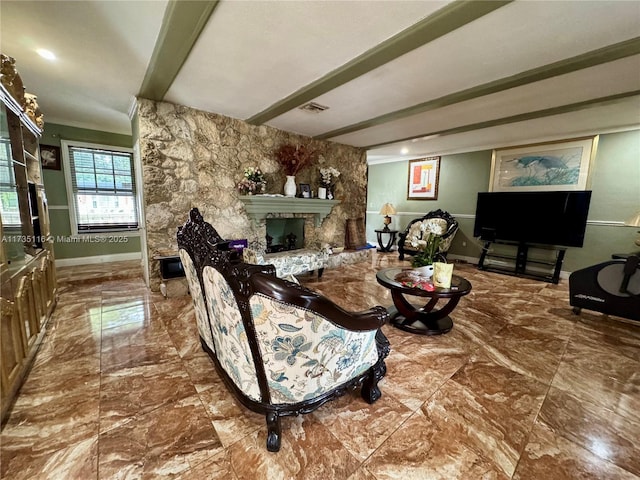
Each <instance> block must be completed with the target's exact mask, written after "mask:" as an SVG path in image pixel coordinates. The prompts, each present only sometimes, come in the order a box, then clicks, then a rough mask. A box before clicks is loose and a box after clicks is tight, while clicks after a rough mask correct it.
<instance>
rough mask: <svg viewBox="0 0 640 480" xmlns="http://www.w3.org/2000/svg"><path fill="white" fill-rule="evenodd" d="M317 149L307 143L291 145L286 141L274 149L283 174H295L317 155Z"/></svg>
mask: <svg viewBox="0 0 640 480" xmlns="http://www.w3.org/2000/svg"><path fill="white" fill-rule="evenodd" d="M317 153H318V152H317V151H316V150H314V149H313V148H311V147H309V146H307V145H292V144H290V143H286V144H284V145H280V147H278V148H277V149H276V150H275V151H274V154H275V157H276V160H278V162H280V165H282V169H283V170H284V173H285V175H289V176H291V175H296V174H297V173H298V172H299V171H300V170H302V169H303V168H304V167H306V166H307V165H309V164H310V163H311V162H313V161H314V160H315V158H316V156H317Z"/></svg>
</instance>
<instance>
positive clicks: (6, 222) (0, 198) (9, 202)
mask: <svg viewBox="0 0 640 480" xmlns="http://www.w3.org/2000/svg"><path fill="white" fill-rule="evenodd" d="M0 214H2V225H3V226H5V227H20V207H19V206H18V192H17V191H16V181H15V177H14V174H13V162H12V160H11V145H10V144H9V139H6V138H2V139H1V140H0Z"/></svg>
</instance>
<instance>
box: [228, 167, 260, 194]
mask: <svg viewBox="0 0 640 480" xmlns="http://www.w3.org/2000/svg"><path fill="white" fill-rule="evenodd" d="M266 187H267V181H266V180H265V178H264V174H263V173H262V170H260V167H248V168H245V169H244V178H243V179H242V180H240V182H239V183H238V185H236V188H237V189H238V191H239V192H240V193H242V194H243V195H253V194H254V193H264V190H265V188H266Z"/></svg>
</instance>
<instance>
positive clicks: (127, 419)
mask: <svg viewBox="0 0 640 480" xmlns="http://www.w3.org/2000/svg"><path fill="white" fill-rule="evenodd" d="M398 264H399V262H398V260H397V255H396V254H374V256H373V259H372V261H371V262H370V263H360V264H356V265H349V266H345V267H340V268H336V269H329V270H326V271H325V272H324V275H323V276H322V278H321V279H320V280H318V279H317V278H316V277H311V276H309V277H306V276H304V277H301V281H302V283H303V284H306V285H307V286H309V287H310V288H312V289H315V290H317V291H320V292H322V293H324V294H325V295H326V296H328V297H330V298H331V299H332V300H334V301H335V302H336V303H338V304H340V305H341V306H343V307H344V308H348V309H351V310H359V309H365V308H368V307H369V306H372V305H376V304H382V305H385V306H388V305H390V304H391V299H390V295H389V292H388V291H387V290H386V289H385V288H383V287H381V286H379V285H378V284H377V283H376V281H375V273H376V271H377V270H378V269H380V268H384V267H387V266H394V265H398ZM403 265H408V262H406V261H405V262H404V263H403ZM138 270H139V269H138V267H137V266H136V264H135V262H125V263H121V264H113V265H101V266H99V267H98V268H96V267H89V268H80V267H69V268H60V269H59V272H58V277H59V279H60V297H59V304H58V306H57V309H56V311H55V314H54V317H53V318H52V321H51V322H50V324H49V326H48V332H47V336H46V338H45V341H44V343H43V345H42V347H41V349H40V351H39V352H38V355H37V357H36V361H35V363H34V366H33V368H32V370H31V372H30V374H29V376H28V378H27V380H26V382H25V383H24V385H23V387H22V389H21V392H20V395H19V397H18V399H17V401H16V402H15V405H14V406H13V410H12V413H11V416H10V417H9V420H8V421H7V423H6V424H5V426H4V428H3V430H2V433H1V435H0V442H1V445H0V453H1V455H0V462H1V466H0V471H1V477H2V478H6V479H12V480H17V479H61V480H67V479H72V480H75V479H79V480H85V479H86V480H89V479H138V478H141V479H156V478H157V479H165V478H179V479H197V480H202V479H231V480H244V479H247V480H261V479H264V480H279V479H283V480H285V479H286V480H288V479H300V480H303V479H304V480H311V479H323V480H324V479H345V480H347V479H348V480H387V479H405V480H410V479H420V480H422V479H447V480H449V479H465V480H466V479H519V480H523V479H549V478H553V479H554V480H562V479H607V480H609V479H638V478H640V454H639V453H640V447H639V446H638V445H639V444H640V374H639V373H638V372H640V328H639V327H640V325H638V324H636V323H633V322H626V321H623V320H621V319H616V318H613V317H607V316H604V315H601V314H598V313H589V312H586V311H583V313H582V315H581V316H579V317H578V316H576V315H573V314H572V312H571V309H570V307H569V304H568V284H567V282H566V281H562V282H561V284H560V285H551V284H548V283H543V282H538V281H533V280H525V279H519V278H514V277H509V276H504V275H499V274H494V273H486V272H480V271H478V270H477V269H476V268H475V267H474V266H472V265H466V264H456V266H455V271H456V273H458V274H461V275H463V276H464V277H466V278H468V279H469V280H470V281H471V283H472V284H473V290H472V292H471V293H470V294H469V295H468V296H466V297H463V298H462V300H461V302H460V304H459V305H458V307H457V309H456V310H455V311H454V312H453V313H452V315H451V316H452V318H453V320H454V324H455V326H454V328H453V330H452V331H451V332H449V333H448V334H446V335H442V336H437V337H425V336H418V335H414V334H410V333H407V332H403V331H400V330H398V329H395V328H393V327H391V326H388V325H386V326H385V327H383V328H384V331H385V333H386V335H387V336H388V338H389V340H390V342H391V347H392V351H391V354H390V355H389V357H388V359H387V367H388V371H387V375H386V377H385V378H384V379H383V380H382V382H381V383H380V387H381V390H382V393H383V396H382V398H381V399H380V400H379V401H378V402H376V403H375V404H373V405H368V404H366V403H365V402H364V401H363V400H361V399H360V397H359V395H358V393H357V392H354V393H353V394H350V395H346V396H344V397H342V398H340V399H338V400H336V401H333V402H330V403H328V404H326V405H324V406H323V407H321V408H320V409H318V410H316V411H315V412H313V413H311V414H308V415H304V416H300V417H287V418H285V419H283V422H282V426H283V429H282V430H283V432H282V436H283V441H282V449H281V451H280V452H279V453H269V452H268V451H267V450H266V448H265V438H266V427H265V422H264V417H263V416H262V415H259V414H256V413H253V412H251V411H249V410H247V409H245V408H244V407H242V406H241V405H240V404H239V403H238V402H237V401H236V400H235V399H234V397H233V396H232V395H231V394H230V393H228V392H227V390H226V389H225V387H224V385H223V384H222V382H221V380H220V378H218V376H217V375H216V373H215V370H214V368H213V365H212V363H211V361H210V359H209V358H208V357H207V355H206V354H204V353H203V352H202V350H201V349H200V345H199V341H198V338H197V330H196V327H195V320H194V313H193V308H192V306H191V301H190V298H189V297H182V298H173V299H165V298H163V297H162V296H161V295H159V294H155V293H150V292H149V291H148V290H147V289H146V288H145V286H144V284H143V281H142V279H141V276H140V274H139V271H138Z"/></svg>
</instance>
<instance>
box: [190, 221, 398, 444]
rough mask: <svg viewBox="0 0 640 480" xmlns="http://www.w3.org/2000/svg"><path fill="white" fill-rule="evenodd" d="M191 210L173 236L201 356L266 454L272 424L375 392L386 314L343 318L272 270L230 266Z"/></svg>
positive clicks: (277, 437)
mask: <svg viewBox="0 0 640 480" xmlns="http://www.w3.org/2000/svg"><path fill="white" fill-rule="evenodd" d="M218 238H219V235H217V232H215V229H214V228H213V227H212V226H211V225H209V224H208V223H206V222H205V221H204V220H203V218H202V216H201V215H200V213H199V212H198V210H197V209H193V210H192V211H191V212H190V219H189V220H188V221H187V222H186V223H185V225H184V226H182V227H180V228H179V229H178V247H179V249H180V250H179V251H180V258H181V259H182V263H183V266H184V269H185V273H186V276H187V280H188V282H189V286H190V289H191V295H192V297H193V301H194V305H195V310H196V318H197V322H198V330H199V333H200V340H201V343H202V347H203V349H204V350H205V351H206V352H207V353H208V354H209V355H210V356H211V358H212V359H213V362H214V364H215V366H216V368H217V370H218V372H219V373H220V375H221V377H222V378H223V379H224V381H225V383H226V385H227V387H228V388H229V390H230V391H231V392H232V393H233V394H235V395H236V397H237V398H238V399H239V401H240V402H241V403H242V404H243V405H245V406H246V407H247V408H249V409H251V410H254V411H256V412H259V413H264V414H265V416H266V422H267V449H268V450H269V451H272V452H276V451H278V450H279V449H280V442H281V432H280V417H282V416H287V415H298V414H301V413H309V412H311V411H313V410H315V409H316V408H318V407H320V406H321V405H322V404H324V403H325V402H327V401H329V400H331V399H333V398H335V397H338V396H340V395H343V394H345V393H346V392H347V391H348V390H349V389H352V388H356V387H358V386H361V387H362V390H361V395H362V397H363V398H364V399H365V400H366V401H367V402H369V403H373V402H374V401H376V400H377V399H378V398H379V397H380V395H381V393H380V389H379V388H378V381H379V380H380V379H381V378H382V377H383V376H384V375H385V373H386V367H385V364H384V359H385V357H386V356H387V355H388V354H389V342H388V340H387V339H386V337H385V336H384V335H383V334H382V332H381V331H380V327H381V326H382V325H383V324H384V323H385V321H387V319H388V314H387V311H386V310H385V309H384V308H383V307H381V306H375V307H373V308H371V309H369V310H366V311H363V312H348V311H346V310H343V309H342V308H340V307H339V306H338V305H336V304H334V303H333V302H332V301H330V300H329V299H328V298H326V297H324V296H322V295H319V294H318V293H316V292H313V291H312V290H309V289H307V288H304V287H302V286H300V285H296V284H295V283H291V282H288V281H286V280H283V279H280V278H278V277H276V276H275V268H274V267H273V266H272V265H252V264H247V263H244V262H240V261H233V260H231V258H230V252H228V251H223V250H220V249H218V248H217V247H216V243H217V241H216V240H217V239H218Z"/></svg>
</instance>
